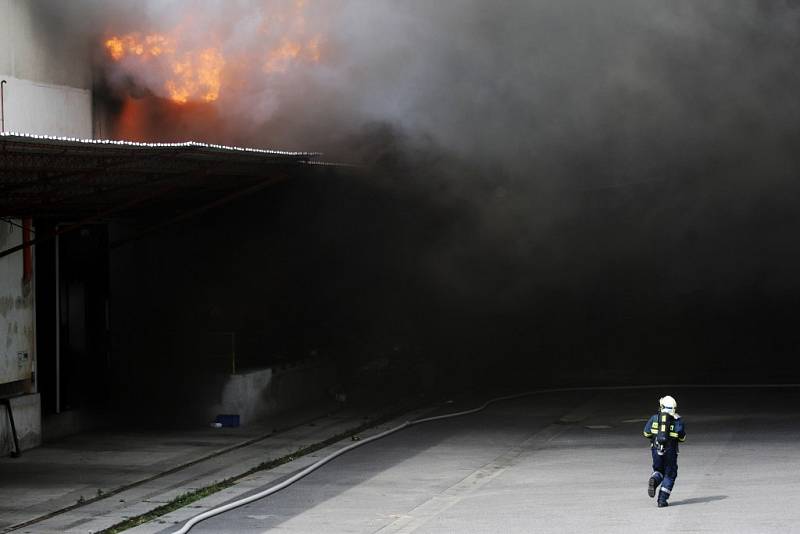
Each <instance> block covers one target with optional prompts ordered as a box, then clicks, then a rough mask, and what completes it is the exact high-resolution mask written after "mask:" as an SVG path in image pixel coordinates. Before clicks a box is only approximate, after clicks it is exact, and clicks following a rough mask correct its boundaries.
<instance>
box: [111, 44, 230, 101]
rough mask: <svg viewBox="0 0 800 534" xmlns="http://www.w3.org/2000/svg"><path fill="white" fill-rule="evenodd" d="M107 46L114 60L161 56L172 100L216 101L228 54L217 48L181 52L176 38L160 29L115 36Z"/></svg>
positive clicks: (140, 59)
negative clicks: (158, 31)
mask: <svg viewBox="0 0 800 534" xmlns="http://www.w3.org/2000/svg"><path fill="white" fill-rule="evenodd" d="M105 46H106V50H107V51H108V54H109V56H110V57H111V59H113V60H114V61H123V60H130V61H139V62H144V61H149V60H151V59H156V58H158V59H160V60H162V61H163V64H162V65H161V68H162V69H164V70H166V72H167V76H166V80H165V82H164V89H165V91H166V93H167V95H169V98H170V99H171V100H172V101H173V102H177V103H179V104H185V103H186V102H189V101H190V100H201V101H204V102H213V101H214V100H217V99H218V98H219V92H220V87H221V85H222V81H221V80H222V70H223V68H224V67H225V58H224V57H223V55H222V53H221V52H220V51H219V50H218V49H216V48H213V47H210V48H205V49H202V50H199V51H196V52H192V51H188V52H178V51H177V49H176V47H175V45H174V44H173V39H171V38H169V37H167V36H165V35H161V34H157V33H153V34H149V35H145V36H142V35H141V34H139V33H131V34H128V35H123V36H121V37H116V36H115V37H111V38H109V39H107V40H106V42H105Z"/></svg>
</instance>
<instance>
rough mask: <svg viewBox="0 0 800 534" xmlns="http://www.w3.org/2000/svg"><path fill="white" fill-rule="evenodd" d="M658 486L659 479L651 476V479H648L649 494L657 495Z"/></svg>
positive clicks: (651, 495)
mask: <svg viewBox="0 0 800 534" xmlns="http://www.w3.org/2000/svg"><path fill="white" fill-rule="evenodd" d="M657 487H658V480H656V479H655V478H654V477H650V480H648V481H647V494H648V495H649V496H650V497H651V498H652V497H655V496H656V488H657Z"/></svg>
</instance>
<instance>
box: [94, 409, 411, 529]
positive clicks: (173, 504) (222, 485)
mask: <svg viewBox="0 0 800 534" xmlns="http://www.w3.org/2000/svg"><path fill="white" fill-rule="evenodd" d="M396 416H397V413H393V414H390V415H384V416H381V417H379V418H377V419H374V420H372V421H368V422H366V423H363V424H361V425H359V426H357V427H356V428H352V429H350V430H345V431H344V432H341V433H339V434H336V435H335V436H333V437H330V438H328V439H326V440H324V441H320V442H319V443H314V444H313V445H309V446H307V447H302V448H300V449H297V450H296V451H295V452H293V453H290V454H287V455H286V456H281V457H280V458H275V459H274V460H269V461H267V462H262V463H260V464H259V465H257V466H256V467H254V468H252V469H249V470H247V471H245V472H244V473H242V474H241V475H236V476H234V477H230V478H226V479H225V480H223V481H221V482H216V483H214V484H212V485H210V486H206V487H205V488H200V489H198V490H194V491H190V492H188V493H184V494H182V495H179V496H178V497H176V498H174V499H173V500H171V501H170V502H168V503H166V504H163V505H161V506H159V507H158V508H155V509H153V510H151V511H149V512H147V513H145V514H142V515H137V516H136V517H130V518H128V519H126V520H125V521H122V522H121V523H117V524H116V525H112V526H110V527H108V528H107V529H105V530H103V531H100V532H99V533H98V534H117V533H118V532H122V531H124V530H128V529H130V528H134V527H138V526H139V525H143V524H144V523H147V522H149V521H153V520H154V519H157V518H159V517H161V516H163V515H166V514H168V513H170V512H174V511H175V510H177V509H179V508H183V507H184V506H188V505H190V504H192V503H193V502H196V501H199V500H200V499H203V498H205V497H208V496H209V495H212V494H214V493H217V492H218V491H222V490H224V489H226V488H230V487H231V486H233V485H235V484H236V482H238V481H239V480H241V479H242V478H244V477H247V476H250V475H252V474H253V473H257V472H259V471H265V470H268V469H274V468H276V467H278V466H279V465H283V464H286V463H289V462H291V461H292V460H294V459H295V458H299V457H301V456H305V455H307V454H311V453H313V452H316V451H318V450H320V449H324V448H325V447H327V446H329V445H333V444H334V443H336V442H337V441H341V440H343V439H345V438H348V437H349V438H354V439H355V440H358V439H360V438H359V437H358V434H359V433H360V432H363V431H365V430H368V429H370V428H372V427H374V426H377V425H380V424H381V423H385V422H386V421H389V420H390V419H392V418H394V417H396Z"/></svg>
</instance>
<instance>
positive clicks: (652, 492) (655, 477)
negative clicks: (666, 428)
mask: <svg viewBox="0 0 800 534" xmlns="http://www.w3.org/2000/svg"><path fill="white" fill-rule="evenodd" d="M650 450H651V451H652V454H653V474H652V475H650V479H649V480H648V481H647V494H648V495H649V496H650V497H655V496H656V488H658V485H659V484H661V481H662V480H664V457H663V456H662V455H660V454H658V450H657V449H650Z"/></svg>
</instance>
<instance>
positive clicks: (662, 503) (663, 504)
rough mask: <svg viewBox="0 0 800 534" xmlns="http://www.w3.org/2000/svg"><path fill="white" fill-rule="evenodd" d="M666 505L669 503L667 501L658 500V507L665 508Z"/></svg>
mask: <svg viewBox="0 0 800 534" xmlns="http://www.w3.org/2000/svg"><path fill="white" fill-rule="evenodd" d="M667 506H669V503H667V501H658V507H659V508H666V507H667Z"/></svg>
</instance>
